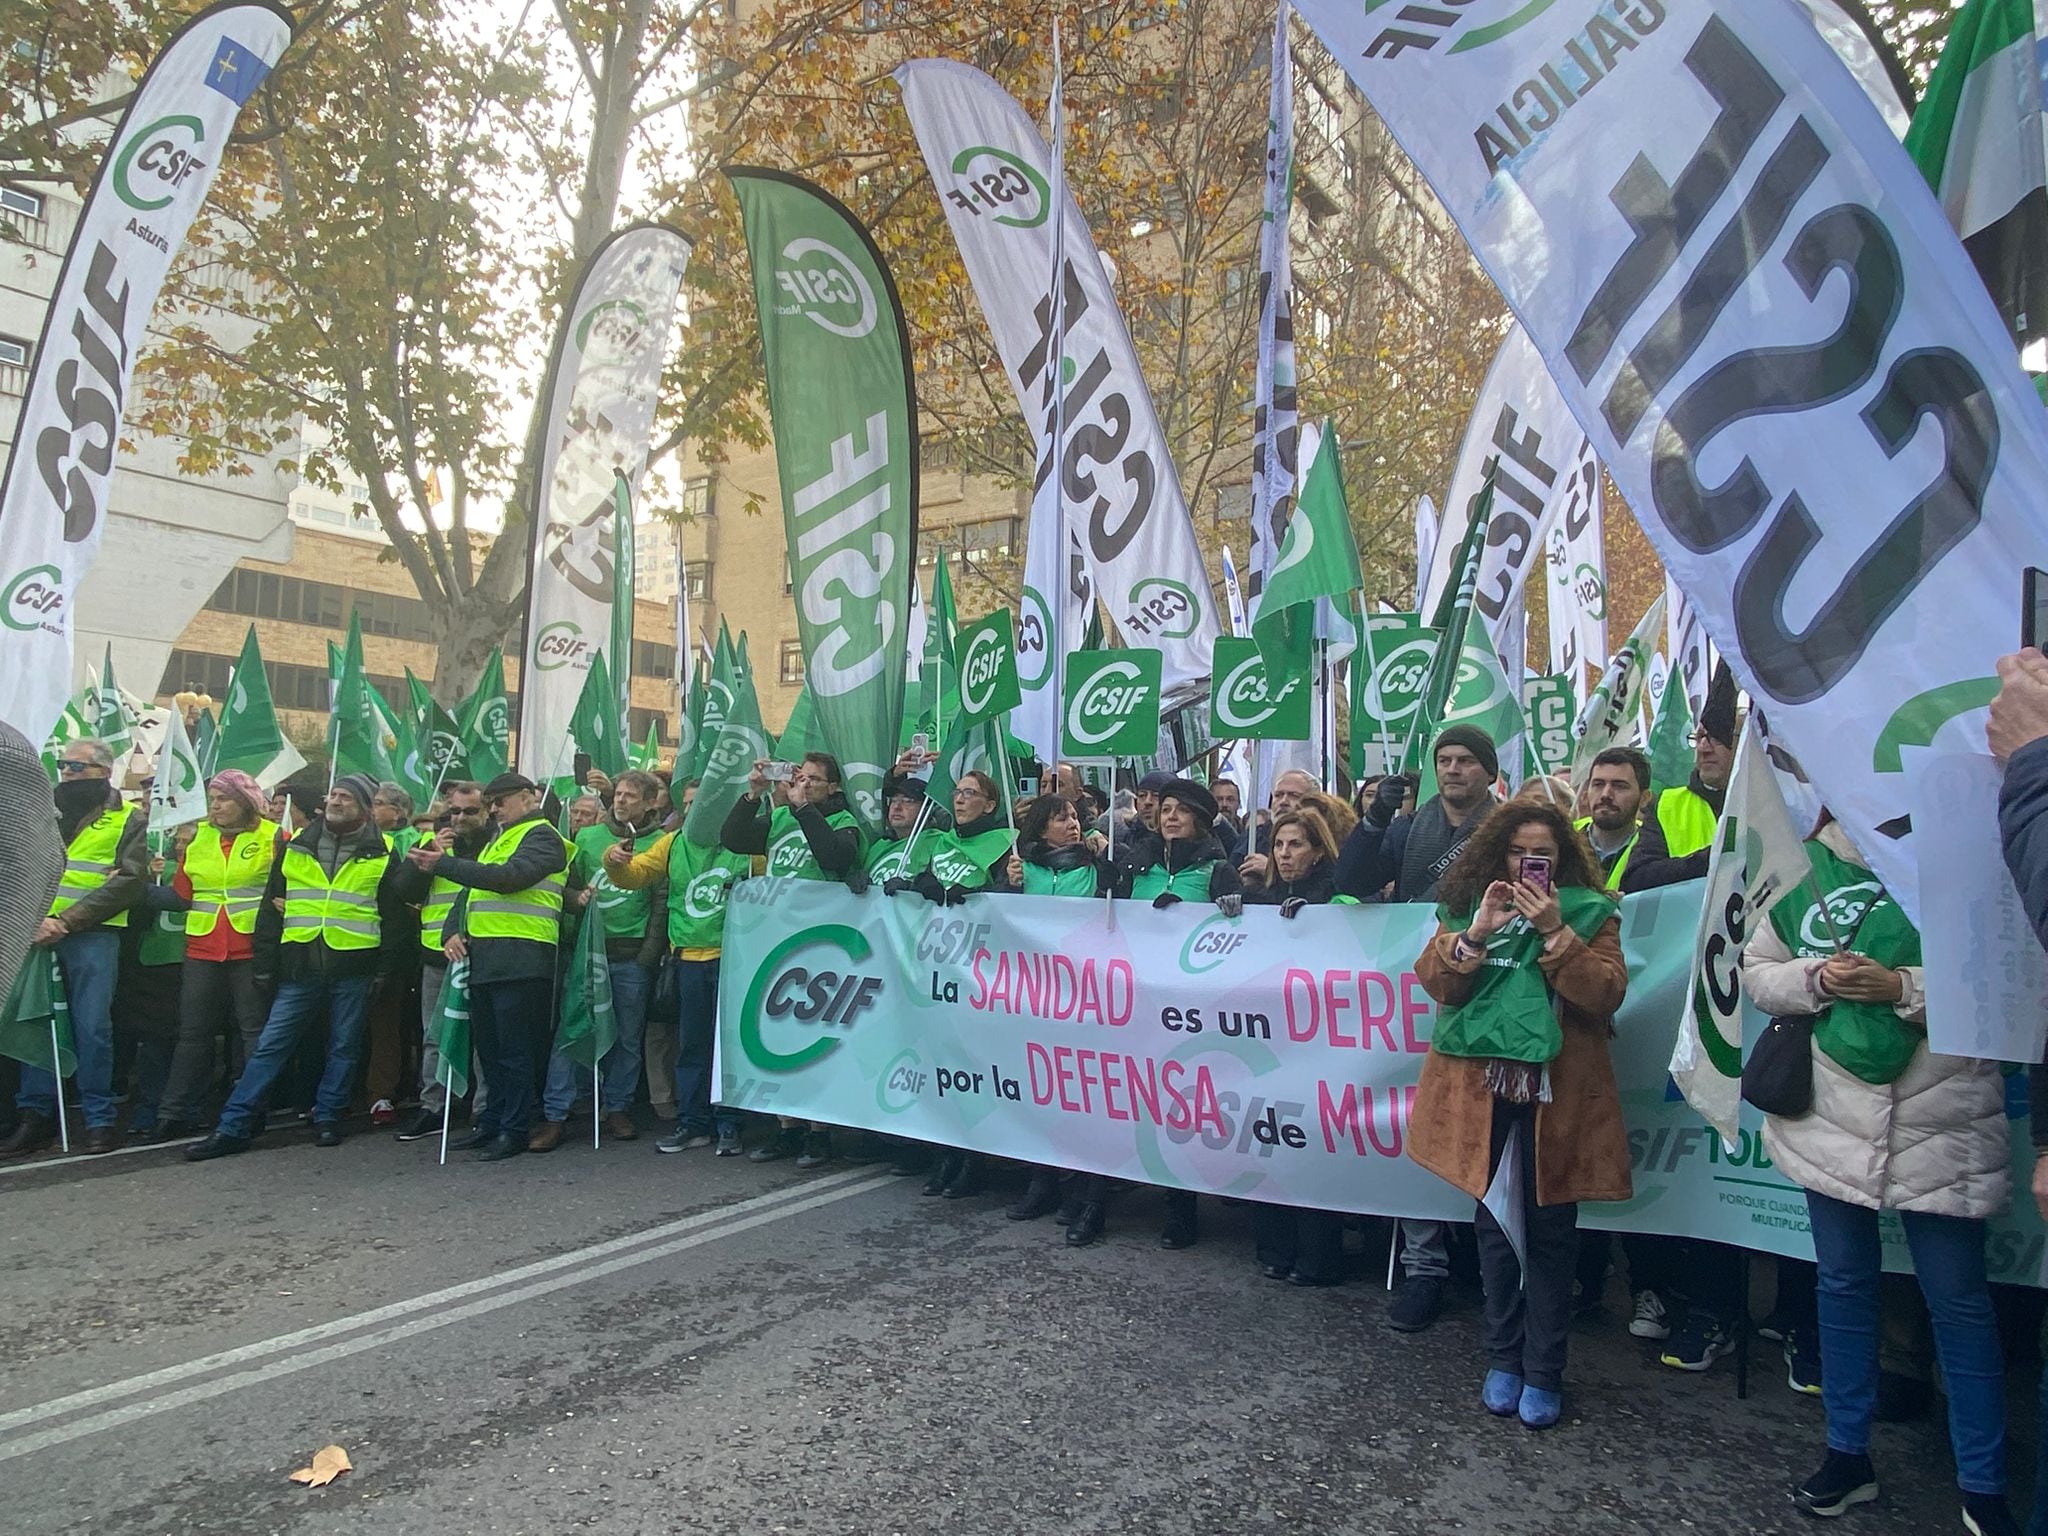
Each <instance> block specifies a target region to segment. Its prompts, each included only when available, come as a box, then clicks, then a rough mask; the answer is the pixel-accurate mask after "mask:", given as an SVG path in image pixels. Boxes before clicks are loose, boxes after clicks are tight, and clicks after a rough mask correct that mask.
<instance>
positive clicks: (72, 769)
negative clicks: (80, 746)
mask: <svg viewBox="0 0 2048 1536" xmlns="http://www.w3.org/2000/svg"><path fill="white" fill-rule="evenodd" d="M97 767H99V764H98V763H92V762H81V761H80V760H79V759H77V758H75V757H60V758H58V759H57V771H58V772H59V773H61V774H64V775H65V776H66V777H69V776H71V775H73V774H80V773H91V772H92V771H93V769H95V768H97Z"/></svg>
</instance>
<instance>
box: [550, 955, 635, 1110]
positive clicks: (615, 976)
mask: <svg viewBox="0 0 2048 1536" xmlns="http://www.w3.org/2000/svg"><path fill="white" fill-rule="evenodd" d="M607 964H608V965H609V966H610V967H611V973H612V1017H613V1019H614V1020H616V1021H617V1023H618V1026H619V1038H618V1040H617V1042H616V1043H615V1044H614V1045H613V1046H612V1048H611V1049H610V1050H608V1051H606V1052H605V1053H604V1060H603V1061H602V1062H601V1063H600V1066H601V1067H602V1068H603V1071H604V1088H603V1091H602V1094H601V1096H600V1107H601V1108H602V1109H603V1110H604V1112H605V1113H606V1114H611V1113H612V1112H613V1111H614V1110H627V1109H631V1108H632V1107H633V1099H634V1096H635V1095H637V1094H638V1093H639V1092H640V1041H641V1038H642V1037H643V1036H644V1035H645V1034H646V1033H647V996H648V993H649V992H650V991H651V990H652V987H653V981H654V974H653V972H651V971H649V970H648V969H647V967H646V966H644V965H642V964H641V963H640V962H639V961H638V960H612V961H608V962H607ZM589 1081H590V1069H589V1068H588V1067H579V1066H578V1065H577V1064H576V1063H575V1062H573V1061H571V1060H570V1059H569V1058H568V1057H566V1056H564V1055H563V1054H562V1053H561V1052H560V1051H556V1052H554V1053H553V1054H552V1055H550V1056H549V1057H548V1081H547V1087H546V1088H545V1089H544V1090H542V1093H541V1100H540V1112H541V1114H542V1115H543V1116H545V1117H546V1118H547V1119H549V1120H556V1121H560V1120H566V1119H568V1118H569V1106H570V1105H572V1104H574V1103H575V1102H576V1089H577V1087H578V1086H579V1084H582V1083H587V1082H589Z"/></svg>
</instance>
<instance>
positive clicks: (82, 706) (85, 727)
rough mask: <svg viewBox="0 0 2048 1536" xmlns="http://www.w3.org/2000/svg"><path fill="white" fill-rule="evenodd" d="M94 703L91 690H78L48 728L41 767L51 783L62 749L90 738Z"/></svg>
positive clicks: (54, 777) (62, 753)
mask: <svg viewBox="0 0 2048 1536" xmlns="http://www.w3.org/2000/svg"><path fill="white" fill-rule="evenodd" d="M95 702H96V701H95V700H94V697H93V690H92V689H91V688H81V689H79V690H78V692H76V693H74V694H73V695H72V696H71V699H70V702H69V703H67V704H66V705H65V706H64V712H63V713H62V714H60V715H58V716H57V723H56V724H55V725H53V726H51V727H50V739H49V740H48V741H46V742H44V743H43V767H44V768H45V769H47V770H48V771H49V775H50V782H51V783H53V784H54V783H56V782H57V777H58V774H57V759H58V758H60V757H62V756H63V755H64V749H65V748H66V747H67V746H69V745H70V744H71V743H72V742H74V741H85V740H87V739H88V738H89V737H91V735H92V710H93V708H94V705H95Z"/></svg>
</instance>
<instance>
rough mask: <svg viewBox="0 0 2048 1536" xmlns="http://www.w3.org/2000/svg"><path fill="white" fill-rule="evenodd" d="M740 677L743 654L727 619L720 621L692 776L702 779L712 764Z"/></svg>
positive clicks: (706, 688)
mask: <svg viewBox="0 0 2048 1536" xmlns="http://www.w3.org/2000/svg"><path fill="white" fill-rule="evenodd" d="M738 677H739V657H738V655H737V654H736V653H735V652H734V651H733V648H732V631H731V630H729V629H727V628H726V627H725V620H724V619H720V620H719V621H718V640H717V643H716V644H715V645H714V646H713V647H712V651H711V680H710V681H709V682H708V683H707V684H706V685H705V692H704V712H703V714H702V716H701V717H700V718H699V721H698V726H697V755H696V762H695V763H694V765H693V767H692V771H691V774H690V777H691V778H693V779H701V778H703V777H704V772H705V770H706V769H707V768H709V767H710V766H711V753H712V750H713V749H714V748H715V747H716V746H717V745H718V733H719V731H720V730H721V729H722V728H723V727H724V725H725V717H726V716H727V715H729V714H731V713H732V691H733V687H734V684H735V682H736V681H737V679H738Z"/></svg>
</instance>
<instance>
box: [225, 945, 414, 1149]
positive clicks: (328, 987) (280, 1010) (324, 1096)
mask: <svg viewBox="0 0 2048 1536" xmlns="http://www.w3.org/2000/svg"><path fill="white" fill-rule="evenodd" d="M375 984H376V978H375V977H373V976H349V977H345V978H341V979H338V980H332V981H288V982H286V983H285V984H284V985H283V986H281V987H279V988H278V989H277V1001H275V1002H274V1003H272V1004H271V1005H270V1017H269V1018H268V1019H266V1020H264V1022H263V1033H262V1034H261V1035H259V1036H257V1038H256V1049H255V1050H253V1051H251V1052H250V1053H249V1064H248V1065H247V1066H245V1067H243V1068H242V1076H241V1080H240V1081H239V1082H237V1083H236V1084H235V1091H234V1092H233V1093H231V1094H229V1095H228V1101H227V1103H226V1104H225V1105H223V1106H222V1108H221V1112H220V1125H219V1127H218V1131H219V1134H221V1135H223V1136H253V1135H255V1134H256V1132H258V1131H260V1130H261V1129H263V1111H264V1109H265V1108H266V1107H267V1105H268V1103H269V1100H270V1090H271V1089H272V1088H274V1087H276V1086H277V1080H278V1078H279V1077H280V1076H282V1075H283V1073H284V1070H285V1069H286V1068H287V1067H288V1066H290V1065H291V1059H292V1053H293V1052H294V1051H295V1050H297V1049H298V1045H299V1036H300V1035H302V1034H304V1033H305V1030H306V1026H307V1025H308V1024H310V1023H312V1022H314V1021H315V1020H316V1019H318V1018H319V1017H320V1005H321V1003H322V1002H323V1001H324V1002H325V1003H326V1004H327V1023H328V1028H327V1070H326V1071H324V1072H322V1073H321V1074H320V1087H319V1090H318V1092H316V1093H315V1094H314V1095H313V1120H314V1123H315V1124H318V1125H329V1124H332V1123H333V1122H335V1121H337V1120H339V1119H340V1118H341V1117H342V1116H343V1115H344V1114H346V1113H347V1112H348V1097H349V1094H350V1093H351V1092H353V1091H354V1089H355V1077H356V1062H357V1061H358V1060H359V1059H360V1058H361V1056H362V1054H363V1035H364V1033H365V1031H366V1030H367V1028H368V1025H369V1018H370V989H371V987H373V986H374V985H375Z"/></svg>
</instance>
